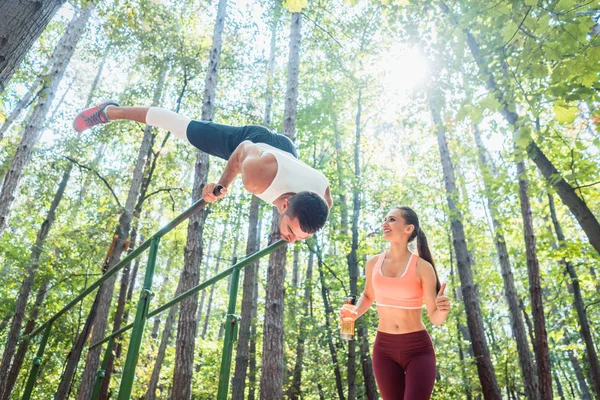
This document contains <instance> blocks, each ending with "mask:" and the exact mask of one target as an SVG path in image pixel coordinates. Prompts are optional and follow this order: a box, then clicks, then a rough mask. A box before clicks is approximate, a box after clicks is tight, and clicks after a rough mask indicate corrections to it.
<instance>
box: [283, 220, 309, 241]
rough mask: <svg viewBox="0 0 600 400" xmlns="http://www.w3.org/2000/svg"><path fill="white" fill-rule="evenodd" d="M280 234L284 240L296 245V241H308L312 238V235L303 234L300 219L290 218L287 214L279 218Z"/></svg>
mask: <svg viewBox="0 0 600 400" xmlns="http://www.w3.org/2000/svg"><path fill="white" fill-rule="evenodd" d="M279 233H280V234H281V239H282V240H286V241H288V242H290V243H294V242H295V241H296V240H306V239H308V238H309V237H311V236H312V234H310V233H306V232H303V231H302V229H300V223H299V222H298V218H290V217H289V216H288V215H287V214H286V213H283V214H281V216H280V217H279Z"/></svg>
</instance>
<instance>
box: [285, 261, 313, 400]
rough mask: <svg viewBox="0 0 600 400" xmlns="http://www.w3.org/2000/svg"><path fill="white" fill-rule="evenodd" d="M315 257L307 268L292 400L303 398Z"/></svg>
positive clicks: (290, 397)
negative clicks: (305, 348) (306, 343)
mask: <svg viewBox="0 0 600 400" xmlns="http://www.w3.org/2000/svg"><path fill="white" fill-rule="evenodd" d="M314 258H315V255H314V253H310V255H309V257H308V265H307V267H306V279H305V280H304V300H303V302H302V307H301V311H302V317H303V318H301V319H300V322H299V325H300V326H299V327H298V331H299V333H298V340H297V342H296V359H295V360H294V372H293V375H292V384H291V386H290V389H289V392H288V398H289V399H290V400H300V399H301V398H302V395H301V388H302V367H303V364H304V342H305V341H306V336H307V328H306V321H307V320H308V317H309V307H308V306H309V304H310V299H311V293H312V288H313V285H312V270H313V263H314Z"/></svg>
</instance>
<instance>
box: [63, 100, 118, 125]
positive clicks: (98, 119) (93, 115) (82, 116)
mask: <svg viewBox="0 0 600 400" xmlns="http://www.w3.org/2000/svg"><path fill="white" fill-rule="evenodd" d="M108 106H117V107H118V106H119V105H118V104H117V102H116V101H114V100H108V101H106V102H104V103H102V104H98V105H97V106H94V107H91V108H88V109H86V110H83V111H82V112H80V113H79V115H77V117H75V121H73V128H74V129H75V130H76V131H77V132H82V131H85V130H86V129H90V128H92V127H94V126H96V125H99V124H105V123H107V122H108V118H107V117H106V114H105V113H104V109H105V108H106V107H108Z"/></svg>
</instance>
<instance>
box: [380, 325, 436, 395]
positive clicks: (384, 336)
mask: <svg viewBox="0 0 600 400" xmlns="http://www.w3.org/2000/svg"><path fill="white" fill-rule="evenodd" d="M373 371H374V372H375V379H377V386H379V391H380V392H381V397H383V400H427V399H429V398H430V397H431V392H432V390H433V384H434V382H435V352H434V351H433V343H431V338H430V337H429V334H428V333H427V331H426V330H422V331H417V332H411V333H403V334H399V335H395V334H391V333H384V332H379V331H378V332H377V337H376V338H375V344H374V345H373Z"/></svg>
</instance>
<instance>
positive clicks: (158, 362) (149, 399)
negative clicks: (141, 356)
mask: <svg viewBox="0 0 600 400" xmlns="http://www.w3.org/2000/svg"><path fill="white" fill-rule="evenodd" d="M183 286H184V285H183V279H180V280H179V283H178V284H177V289H176V290H175V296H174V297H177V296H179V295H180V294H181V293H183V290H182V289H183ZM177 309H178V306H173V307H171V308H169V314H168V315H167V319H166V321H165V326H164V327H163V332H162V336H161V338H160V344H159V346H158V352H157V354H156V359H155V360H154V368H153V369H152V376H151V377H150V383H149V384H148V389H147V390H146V397H145V400H155V399H156V397H157V396H156V389H157V388H158V379H159V378H160V370H161V369H162V366H163V362H164V360H165V354H166V351H167V347H168V345H169V342H170V341H171V336H172V334H171V331H172V330H173V323H174V322H175V316H176V314H177Z"/></svg>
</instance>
